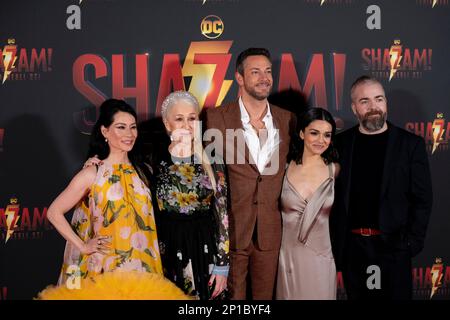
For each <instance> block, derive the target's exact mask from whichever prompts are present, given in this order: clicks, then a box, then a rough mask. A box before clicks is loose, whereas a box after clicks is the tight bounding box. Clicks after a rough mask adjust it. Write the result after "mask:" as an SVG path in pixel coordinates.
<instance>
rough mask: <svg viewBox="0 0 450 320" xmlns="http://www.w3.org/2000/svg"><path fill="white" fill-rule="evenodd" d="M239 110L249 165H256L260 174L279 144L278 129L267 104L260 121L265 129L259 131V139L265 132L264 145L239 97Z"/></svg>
mask: <svg viewBox="0 0 450 320" xmlns="http://www.w3.org/2000/svg"><path fill="white" fill-rule="evenodd" d="M239 108H240V109H241V121H242V127H243V128H244V137H245V143H246V144H247V147H248V149H249V151H250V157H251V159H250V163H252V164H256V166H257V167H258V170H259V172H260V173H262V172H263V171H264V168H265V167H266V165H267V163H268V162H269V159H270V158H271V156H272V153H273V152H274V150H275V149H276V148H277V147H278V144H279V134H278V129H276V128H275V126H274V124H273V118H272V113H271V112H270V105H269V103H267V113H266V115H265V116H264V118H263V119H262V121H263V122H264V125H265V127H266V128H265V129H260V130H259V131H260V137H263V136H266V135H265V133H266V132H267V140H266V141H265V143H264V141H260V138H259V137H258V134H257V132H256V130H255V128H253V126H252V125H251V124H250V116H249V114H248V112H247V109H245V106H244V103H243V102H242V98H241V97H239Z"/></svg>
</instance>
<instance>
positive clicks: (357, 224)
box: [349, 129, 389, 229]
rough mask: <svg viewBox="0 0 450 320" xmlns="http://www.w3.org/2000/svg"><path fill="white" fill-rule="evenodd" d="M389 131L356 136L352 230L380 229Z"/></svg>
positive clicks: (352, 180) (352, 173)
mask: <svg viewBox="0 0 450 320" xmlns="http://www.w3.org/2000/svg"><path fill="white" fill-rule="evenodd" d="M388 131H389V129H388V130H386V131H384V132H382V133H379V134H372V135H369V134H363V133H361V132H359V131H358V133H357V135H356V138H355V143H354V145H353V159H352V168H351V187H350V204H349V211H350V226H351V229H356V228H374V229H379V223H378V215H379V209H380V192H381V179H382V177H383V168H384V158H385V155H386V146H387V138H388Z"/></svg>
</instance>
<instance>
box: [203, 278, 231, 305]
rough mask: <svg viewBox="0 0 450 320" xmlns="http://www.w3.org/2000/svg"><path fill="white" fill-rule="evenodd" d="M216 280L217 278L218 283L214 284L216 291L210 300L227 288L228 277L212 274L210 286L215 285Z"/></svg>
mask: <svg viewBox="0 0 450 320" xmlns="http://www.w3.org/2000/svg"><path fill="white" fill-rule="evenodd" d="M214 280H216V284H215V286H214V291H213V293H212V294H211V298H210V300H212V299H214V298H216V297H217V296H218V295H219V294H221V293H222V291H223V290H225V289H226V288H227V277H225V276H221V275H218V274H212V275H211V277H210V278H209V282H208V286H209V287H211V286H212V285H213V283H214Z"/></svg>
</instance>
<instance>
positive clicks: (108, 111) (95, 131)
mask: <svg viewBox="0 0 450 320" xmlns="http://www.w3.org/2000/svg"><path fill="white" fill-rule="evenodd" d="M118 112H126V113H128V114H130V115H132V116H133V117H134V119H135V120H136V122H137V114H136V111H135V110H134V109H133V107H131V106H130V105H129V104H128V103H126V102H125V101H123V100H118V99H108V100H105V101H104V102H103V103H102V104H101V106H100V114H99V117H98V119H97V122H96V123H95V125H94V127H93V128H92V132H91V138H90V141H89V149H88V155H87V157H88V158H91V157H94V156H95V155H97V156H98V158H99V159H100V160H104V159H106V158H107V157H108V155H109V153H110V149H109V145H108V143H107V142H106V141H105V137H104V136H103V134H102V131H101V127H102V126H104V127H105V128H108V127H109V126H110V125H111V124H112V123H113V121H114V116H115V115H116V113H118ZM139 136H140V135H139V134H138V137H137V139H136V141H135V144H134V146H133V149H131V151H129V152H128V159H129V160H130V162H131V164H132V165H133V167H134V168H135V169H136V172H137V173H138V175H139V177H140V178H141V180H143V181H144V183H145V184H146V185H147V186H149V183H148V181H149V176H150V175H151V169H149V167H148V166H147V165H146V164H145V163H144V161H143V157H142V155H141V152H140V149H141V143H140V138H139Z"/></svg>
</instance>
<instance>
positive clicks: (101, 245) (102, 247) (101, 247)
mask: <svg viewBox="0 0 450 320" xmlns="http://www.w3.org/2000/svg"><path fill="white" fill-rule="evenodd" d="M109 239H110V237H108V236H96V237H94V238H92V239H89V240H88V241H87V242H85V243H84V245H83V246H82V248H81V250H80V251H81V253H82V254H85V255H90V254H93V253H101V254H104V255H107V254H108V253H109V250H110V244H111V242H110V241H109Z"/></svg>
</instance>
